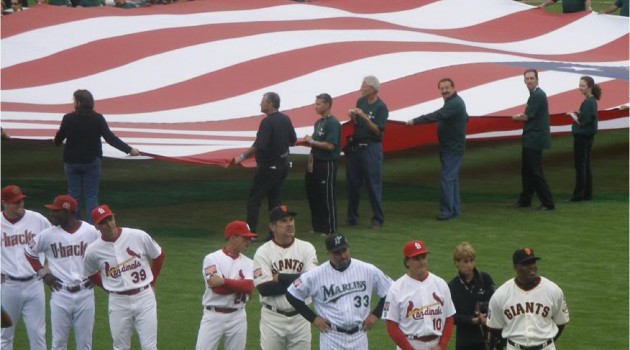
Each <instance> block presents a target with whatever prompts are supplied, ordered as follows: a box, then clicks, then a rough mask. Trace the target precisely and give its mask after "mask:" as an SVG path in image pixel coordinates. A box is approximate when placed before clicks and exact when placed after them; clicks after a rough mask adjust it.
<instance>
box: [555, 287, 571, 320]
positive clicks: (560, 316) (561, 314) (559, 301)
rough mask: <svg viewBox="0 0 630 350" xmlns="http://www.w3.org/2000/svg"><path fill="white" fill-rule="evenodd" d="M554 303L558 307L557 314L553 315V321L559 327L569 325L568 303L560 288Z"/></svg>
mask: <svg viewBox="0 0 630 350" xmlns="http://www.w3.org/2000/svg"><path fill="white" fill-rule="evenodd" d="M554 303H555V304H556V305H557V310H556V314H555V315H553V321H554V322H555V323H556V324H557V325H563V324H567V323H569V308H568V307H567V301H566V299H565V298H564V293H562V290H560V287H558V292H557V293H556V296H555V300H554Z"/></svg>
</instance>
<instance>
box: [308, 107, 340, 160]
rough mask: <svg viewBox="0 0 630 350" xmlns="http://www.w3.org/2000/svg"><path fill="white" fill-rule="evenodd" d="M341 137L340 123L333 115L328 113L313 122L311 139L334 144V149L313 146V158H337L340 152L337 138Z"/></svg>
mask: <svg viewBox="0 0 630 350" xmlns="http://www.w3.org/2000/svg"><path fill="white" fill-rule="evenodd" d="M340 138H341V124H340V123H339V121H338V120H337V118H335V116H334V115H329V116H328V117H326V118H319V119H318V120H317V121H316V122H315V129H314V130H313V140H315V141H323V142H328V143H330V144H333V145H335V149H333V150H332V151H327V150H324V149H321V148H315V147H313V148H312V149H311V153H313V159H316V160H336V159H339V154H340V153H341V147H339V139H340Z"/></svg>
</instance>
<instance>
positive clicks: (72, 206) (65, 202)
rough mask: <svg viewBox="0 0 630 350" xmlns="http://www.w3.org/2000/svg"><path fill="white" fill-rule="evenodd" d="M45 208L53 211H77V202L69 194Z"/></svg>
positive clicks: (63, 195)
mask: <svg viewBox="0 0 630 350" xmlns="http://www.w3.org/2000/svg"><path fill="white" fill-rule="evenodd" d="M44 206H45V207H46V208H48V209H51V210H62V209H66V210H68V211H71V212H75V211H77V201H76V200H75V199H74V198H72V196H70V195H69V194H62V195H59V196H57V197H56V198H55V200H54V201H53V203H52V204H46V205H44Z"/></svg>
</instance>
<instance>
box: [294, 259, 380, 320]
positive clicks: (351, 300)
mask: <svg viewBox="0 0 630 350" xmlns="http://www.w3.org/2000/svg"><path fill="white" fill-rule="evenodd" d="M391 285H392V279H391V278H389V277H388V276H387V275H385V274H384V273H383V271H381V270H379V269H378V268H377V267H376V266H374V265H372V264H368V263H366V262H363V261H361V260H358V259H354V258H352V259H351V260H350V266H348V267H347V268H346V269H345V270H343V271H338V270H335V269H334V268H333V267H332V265H330V261H328V262H326V263H325V264H322V265H321V266H319V267H318V268H316V269H314V270H312V271H309V272H307V273H305V274H304V275H302V276H300V278H298V279H297V280H295V281H294V282H293V284H292V285H291V286H289V289H288V292H289V293H291V294H292V295H293V296H295V297H296V298H297V299H300V300H302V301H304V300H306V298H308V297H312V298H313V305H315V312H316V313H317V314H318V315H319V316H320V317H322V318H324V319H325V320H328V321H330V322H331V323H332V325H334V326H337V327H341V328H345V329H352V328H354V327H357V326H361V324H362V323H363V321H364V320H365V319H366V318H367V317H368V315H369V314H370V311H371V310H370V301H371V297H372V294H373V293H375V294H377V295H378V296H379V297H380V298H383V297H385V296H386V295H387V290H388V289H389V287H390V286H391Z"/></svg>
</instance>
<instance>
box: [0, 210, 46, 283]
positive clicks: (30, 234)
mask: <svg viewBox="0 0 630 350" xmlns="http://www.w3.org/2000/svg"><path fill="white" fill-rule="evenodd" d="M51 226H52V225H51V224H50V221H48V219H46V218H45V217H44V216H43V215H42V214H40V213H38V212H34V211H31V210H27V209H25V210H24V216H23V217H22V218H21V219H20V220H19V221H18V222H16V223H11V222H10V221H9V220H7V218H5V217H4V215H2V254H0V255H2V274H4V275H9V276H12V277H18V278H22V277H29V276H32V275H34V274H35V273H34V272H33V268H32V267H31V264H30V263H29V262H28V260H26V256H25V255H24V248H26V247H27V246H28V245H29V243H31V242H32V241H33V239H34V238H35V237H36V236H37V235H39V234H40V232H42V231H43V230H45V229H47V228H50V227H51ZM43 257H44V255H43V254H40V262H41V263H44V260H43V259H42V258H43Z"/></svg>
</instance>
